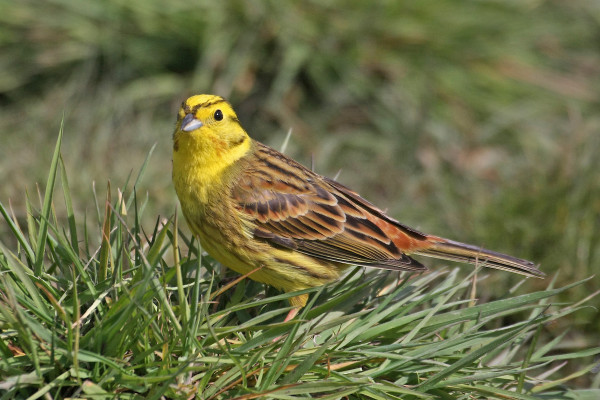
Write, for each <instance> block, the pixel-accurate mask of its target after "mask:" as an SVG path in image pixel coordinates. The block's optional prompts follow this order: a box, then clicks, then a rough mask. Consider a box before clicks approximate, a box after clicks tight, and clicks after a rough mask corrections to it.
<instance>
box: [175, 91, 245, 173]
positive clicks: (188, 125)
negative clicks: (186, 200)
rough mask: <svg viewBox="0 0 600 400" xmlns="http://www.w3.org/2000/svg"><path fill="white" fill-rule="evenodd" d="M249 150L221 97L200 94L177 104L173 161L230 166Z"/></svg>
mask: <svg viewBox="0 0 600 400" xmlns="http://www.w3.org/2000/svg"><path fill="white" fill-rule="evenodd" d="M249 147H250V138H249V137H248V134H247V133H246V131H244V129H243V128H242V126H241V125H240V121H239V120H238V118H237V115H236V114H235V111H233V108H232V107H231V105H230V104H229V103H227V102H226V101H225V100H224V99H223V98H222V97H219V96H214V95H208V94H201V95H196V96H192V97H190V98H189V99H187V100H186V101H184V102H183V104H182V105H181V109H180V110H179V114H178V117H177V125H176V127H175V133H174V134H173V158H174V161H175V158H178V157H183V158H184V159H185V161H186V162H195V163H200V164H203V163H209V164H214V163H217V164H221V163H224V164H230V163H233V162H234V161H235V160H237V159H238V158H240V157H241V156H243V155H244V154H245V153H246V151H248V149H249ZM198 166H200V165H198Z"/></svg>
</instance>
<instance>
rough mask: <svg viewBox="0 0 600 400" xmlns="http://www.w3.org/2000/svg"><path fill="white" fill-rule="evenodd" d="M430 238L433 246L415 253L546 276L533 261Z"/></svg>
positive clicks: (541, 276)
mask: <svg viewBox="0 0 600 400" xmlns="http://www.w3.org/2000/svg"><path fill="white" fill-rule="evenodd" d="M428 239H429V241H430V243H431V244H432V246H431V247H428V248H425V249H419V250H418V251H415V252H414V253H413V254H418V255H422V256H428V257H434V258H440V259H443V260H451V261H459V262H467V263H470V264H476V265H482V266H485V267H490V268H496V269H501V270H504V271H509V272H514V273H517V274H521V275H525V276H531V277H536V278H543V277H545V276H546V275H545V274H544V273H543V272H542V271H540V270H539V269H538V268H537V267H536V266H535V264H534V263H532V262H531V261H527V260H523V259H520V258H517V257H513V256H509V255H507V254H502V253H497V252H495V251H491V250H486V249H484V248H481V247H477V246H472V245H470V244H465V243H460V242H455V241H453V240H449V239H443V238H438V237H429V238H428Z"/></svg>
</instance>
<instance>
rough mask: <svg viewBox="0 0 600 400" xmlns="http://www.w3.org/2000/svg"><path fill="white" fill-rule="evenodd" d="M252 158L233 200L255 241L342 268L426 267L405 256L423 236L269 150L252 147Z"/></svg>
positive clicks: (362, 200)
mask: <svg viewBox="0 0 600 400" xmlns="http://www.w3.org/2000/svg"><path fill="white" fill-rule="evenodd" d="M252 157H253V158H252V160H251V162H248V163H247V164H246V167H245V168H244V170H243V171H242V173H241V174H240V178H239V180H237V181H236V184H235V185H234V186H233V188H232V197H233V199H234V201H235V202H236V207H237V208H238V210H239V211H240V212H242V213H244V214H246V215H247V217H249V218H250V219H251V220H253V222H254V224H255V230H254V235H255V237H257V238H261V239H263V240H267V241H269V242H271V243H273V244H275V245H279V246H283V247H287V248H290V249H294V250H296V251H298V252H301V253H304V254H307V255H310V256H313V257H316V258H321V259H326V260H330V261H335V262H340V263H345V264H355V265H364V266H374V267H380V268H388V269H400V270H424V269H426V268H425V267H424V266H423V265H421V264H420V263H419V262H417V261H415V260H413V259H412V258H410V257H408V256H407V255H406V254H405V251H407V250H410V249H411V247H415V246H416V247H418V245H419V243H420V242H422V243H426V236H425V235H423V234H421V233H419V232H417V231H414V230H412V229H410V228H408V227H405V226H403V225H401V224H400V223H398V222H397V221H395V220H393V219H391V218H389V217H387V216H386V215H385V214H384V213H383V211H381V210H380V209H378V208H377V207H375V206H373V205H372V204H371V203H369V202H367V201H366V200H364V199H363V198H361V197H360V196H359V195H358V194H357V193H355V192H353V191H351V190H350V189H348V188H346V187H344V186H342V185H340V184H339V183H337V182H335V181H332V180H328V179H326V178H323V177H321V176H319V175H317V174H315V173H313V172H312V171H310V170H308V169H306V168H305V167H303V166H302V165H300V164H298V163H296V162H295V161H293V160H291V159H289V158H287V157H286V156H284V155H283V154H281V153H279V152H277V151H275V150H273V149H271V148H269V147H266V146H263V145H260V144H257V147H256V150H255V152H254V154H253V156H252ZM398 243H400V244H401V245H400V246H399V245H398ZM404 243H405V244H406V245H405V246H404V245H402V244H404Z"/></svg>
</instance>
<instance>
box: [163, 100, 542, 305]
mask: <svg viewBox="0 0 600 400" xmlns="http://www.w3.org/2000/svg"><path fill="white" fill-rule="evenodd" d="M173 180H174V182H175V188H176V191H177V194H178V196H179V199H180V202H181V205H182V210H183V212H184V215H185V217H186V219H187V221H188V223H189V225H190V227H191V229H192V231H193V232H194V233H195V234H196V235H197V236H198V237H199V239H200V241H201V243H202V245H203V246H204V248H205V249H206V250H207V251H208V252H209V253H210V254H211V255H213V257H215V258H216V259H217V260H219V261H220V262H222V263H223V264H224V265H226V266H229V267H231V268H232V269H234V270H236V271H238V272H240V273H248V272H249V271H252V270H254V269H255V268H257V267H262V268H261V269H260V270H259V271H257V272H255V273H253V274H252V275H251V276H250V277H251V278H252V279H255V280H258V281H260V282H264V283H268V284H271V285H274V286H276V287H278V288H280V289H283V290H285V291H293V290H299V289H303V288H307V287H312V286H318V285H321V284H323V283H326V282H329V281H332V280H335V279H337V278H338V277H339V276H340V274H341V273H342V271H343V270H344V269H345V268H346V267H347V266H349V265H360V266H367V267H377V268H386V269H393V270H405V271H424V270H426V267H424V266H423V265H422V264H421V263H420V262H418V261H416V260H414V259H413V258H412V257H411V256H412V255H423V256H430V257H435V258H441V259H447V260H453V261H461V262H467V263H471V264H476V263H478V264H480V265H483V266H488V267H492V268H497V269H502V270H506V271H510V272H515V273H518V274H521V275H525V276H533V277H543V276H544V274H543V273H542V272H541V271H540V270H538V269H537V268H536V266H535V265H534V264H533V263H532V262H530V261H527V260H522V259H519V258H515V257H512V256H509V255H505V254H501V253H497V252H493V251H490V250H486V249H482V248H480V247H477V246H472V245H468V244H464V243H459V242H455V241H452V240H449V239H444V238H441V237H438V236H433V235H427V234H424V233H421V232H419V231H417V230H415V229H412V228H410V227H408V226H406V225H403V224H401V223H400V222H398V221H397V220H395V219H393V218H391V217H389V216H388V215H386V214H385V213H384V212H383V211H382V210H381V209H379V208H377V207H376V206H374V205H373V204H371V203H369V202H368V201H367V200H365V199H363V198H362V197H361V196H360V195H359V194H358V193H356V192H354V191H352V190H351V189H348V188H347V187H345V186H343V185H341V184H340V183H338V182H336V181H334V180H331V179H328V178H325V177H323V176H320V175H318V174H316V173H315V172H313V171H311V170H309V169H307V168H306V167H304V166H302V165H300V164H299V163H297V162H296V161H294V160H292V159H290V158H289V157H287V156H285V155H283V154H281V153H279V152H278V151H276V150H273V149H271V148H269V147H267V146H265V145H263V144H261V143H258V142H256V141H253V140H252V139H250V137H249V136H248V135H247V133H246V132H245V131H244V130H243V128H242V127H241V125H240V124H239V121H238V119H237V116H236V115H235V112H234V111H233V109H232V108H231V106H230V105H229V104H228V103H226V102H225V101H224V100H223V99H222V98H220V97H218V96H211V95H199V96H193V97H191V98H189V99H188V100H187V101H186V102H184V104H183V105H182V109H181V110H180V113H179V119H178V122H177V127H176V130H175V134H174V153H173ZM306 300H307V296H306V295H303V296H298V297H296V298H292V300H291V302H292V304H293V305H295V306H304V305H305V304H306Z"/></svg>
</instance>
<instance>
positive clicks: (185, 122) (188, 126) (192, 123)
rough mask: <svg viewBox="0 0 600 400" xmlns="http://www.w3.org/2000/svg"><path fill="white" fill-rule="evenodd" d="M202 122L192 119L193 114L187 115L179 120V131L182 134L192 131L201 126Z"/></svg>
mask: <svg viewBox="0 0 600 400" xmlns="http://www.w3.org/2000/svg"><path fill="white" fill-rule="evenodd" d="M202 125H203V124H202V122H200V121H199V120H197V119H196V118H194V115H193V114H187V115H186V116H185V117H183V119H182V120H181V130H182V131H184V132H191V131H194V130H196V129H198V128H200V127H201V126H202Z"/></svg>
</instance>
